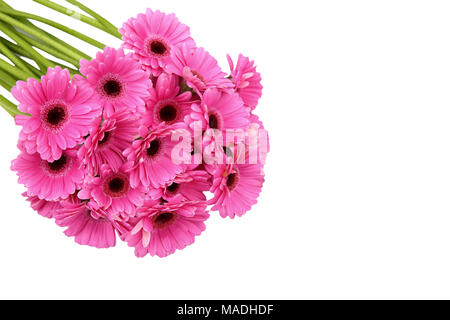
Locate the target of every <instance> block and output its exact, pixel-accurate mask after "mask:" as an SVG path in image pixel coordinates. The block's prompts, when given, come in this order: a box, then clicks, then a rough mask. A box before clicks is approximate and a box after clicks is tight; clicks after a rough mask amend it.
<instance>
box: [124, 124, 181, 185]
mask: <svg viewBox="0 0 450 320" xmlns="http://www.w3.org/2000/svg"><path fill="white" fill-rule="evenodd" d="M180 127H182V125H181V124H180V125H172V126H167V125H164V124H161V125H160V126H158V127H156V128H154V129H153V130H151V131H148V130H147V129H146V128H145V127H142V128H141V133H140V134H141V137H142V139H138V140H136V141H134V142H133V144H132V146H131V147H129V148H128V149H126V150H125V151H124V153H123V154H124V156H125V157H127V160H128V161H127V163H126V164H125V166H126V167H127V171H129V172H130V183H131V186H132V187H138V186H143V187H144V188H146V189H148V188H149V187H152V188H159V187H162V186H164V185H165V184H166V183H167V182H168V181H170V180H172V179H173V178H175V176H176V175H177V174H179V173H181V172H182V171H184V165H182V164H177V163H175V162H174V161H173V160H172V151H173V149H174V147H175V146H176V145H177V144H178V142H177V141H172V139H171V135H172V133H174V130H176V129H179V128H180Z"/></svg>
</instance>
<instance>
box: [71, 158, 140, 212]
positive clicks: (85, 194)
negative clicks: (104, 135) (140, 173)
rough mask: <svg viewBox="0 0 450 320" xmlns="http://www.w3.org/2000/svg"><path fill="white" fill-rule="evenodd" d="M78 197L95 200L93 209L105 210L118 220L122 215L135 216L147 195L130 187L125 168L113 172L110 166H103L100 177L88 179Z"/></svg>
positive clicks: (92, 204)
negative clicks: (137, 208)
mask: <svg viewBox="0 0 450 320" xmlns="http://www.w3.org/2000/svg"><path fill="white" fill-rule="evenodd" d="M78 197H79V198H80V199H83V200H91V199H92V200H94V201H95V202H96V204H94V203H91V206H92V207H94V208H95V207H98V208H103V209H104V210H107V211H108V213H109V214H111V216H112V217H113V218H116V217H117V216H120V215H121V214H122V213H125V214H127V215H130V216H133V215H134V214H135V212H136V207H139V206H141V205H142V204H143V202H144V197H145V193H144V192H142V191H141V190H140V189H137V188H134V187H132V186H131V185H130V177H129V174H128V173H126V172H125V171H124V167H123V166H122V167H121V168H120V169H118V170H113V169H111V167H109V166H108V165H103V166H102V167H101V168H100V176H99V177H91V178H89V179H87V181H86V183H85V185H84V186H83V188H82V189H81V191H80V192H79V193H78Z"/></svg>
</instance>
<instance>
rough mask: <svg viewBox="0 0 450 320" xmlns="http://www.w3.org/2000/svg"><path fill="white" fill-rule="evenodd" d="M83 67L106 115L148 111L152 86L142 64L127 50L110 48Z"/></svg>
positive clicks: (86, 61) (86, 62) (84, 61)
mask: <svg viewBox="0 0 450 320" xmlns="http://www.w3.org/2000/svg"><path fill="white" fill-rule="evenodd" d="M80 64H81V67H80V72H81V73H82V74H83V75H84V76H85V77H86V78H87V80H84V81H83V82H84V83H87V84H88V86H89V87H91V88H93V89H94V91H95V92H96V97H97V99H98V101H99V103H100V104H101V105H102V107H103V110H104V112H105V113H106V115H108V116H111V115H112V114H114V113H115V112H117V111H121V110H122V109H124V108H125V109H126V110H128V111H130V112H133V113H135V112H142V111H143V110H144V107H145V99H146V98H147V97H148V89H149V88H150V87H151V86H152V82H151V80H150V78H149V75H148V74H147V73H146V72H145V71H143V70H142V68H141V66H140V65H139V63H138V62H136V61H135V60H134V59H133V58H132V57H131V55H129V54H128V55H125V53H124V52H123V49H119V50H116V49H113V48H109V47H106V48H105V50H104V51H103V52H98V53H97V56H96V58H95V59H93V60H91V61H88V60H81V61H80ZM80 78H81V77H78V79H80Z"/></svg>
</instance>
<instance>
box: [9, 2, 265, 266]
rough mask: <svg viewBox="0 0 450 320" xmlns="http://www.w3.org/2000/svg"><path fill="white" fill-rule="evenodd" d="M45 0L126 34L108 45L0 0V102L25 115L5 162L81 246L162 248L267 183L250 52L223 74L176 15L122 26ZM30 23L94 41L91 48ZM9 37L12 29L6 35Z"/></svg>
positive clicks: (183, 242)
mask: <svg viewBox="0 0 450 320" xmlns="http://www.w3.org/2000/svg"><path fill="white" fill-rule="evenodd" d="M35 2H38V3H40V4H42V5H45V6H47V7H49V8H52V9H54V10H57V11H59V12H61V13H63V14H67V15H69V16H72V17H74V18H77V19H79V20H81V21H83V22H86V23H89V24H91V25H92V26H94V27H96V28H98V29H99V30H102V31H104V32H107V33H109V34H111V35H114V36H116V37H118V38H120V39H122V40H123V45H122V47H121V48H119V49H115V48H111V47H107V46H106V45H104V44H102V43H100V42H98V41H96V40H95V39H93V38H91V37H89V36H87V35H84V34H81V33H79V32H77V31H75V30H73V29H70V28H68V27H67V26H63V25H60V24H58V23H56V22H54V21H52V20H48V19H45V18H42V17H40V16H37V15H33V14H29V13H25V12H21V11H17V10H15V9H13V8H12V7H10V6H9V5H8V4H6V3H5V2H4V1H1V0H0V28H1V30H2V32H3V34H4V36H5V37H3V36H2V37H0V51H1V53H2V54H3V56H4V57H5V58H7V59H8V60H9V62H8V61H7V60H6V59H0V84H1V85H2V86H3V87H4V88H6V89H7V90H8V91H11V93H12V95H13V96H14V98H15V99H16V100H17V101H18V106H16V105H15V104H14V103H12V102H10V101H9V100H7V99H6V98H5V97H3V96H0V104H1V105H2V106H3V108H4V109H5V110H6V111H7V112H8V113H9V114H11V115H12V116H13V117H14V118H15V122H16V124H17V125H18V126H20V127H21V131H20V136H19V142H18V148H19V151H20V154H19V156H18V157H17V158H16V159H15V160H13V161H12V170H13V171H15V172H16V173H17V175H18V177H19V183H21V184H23V185H24V186H25V187H26V192H25V193H24V194H23V195H24V197H26V198H27V200H28V201H29V202H30V203H31V207H32V208H33V209H34V210H36V211H37V212H38V213H39V214H40V215H42V216H44V217H46V218H51V219H54V220H55V222H56V224H57V225H58V226H61V227H64V228H66V229H65V234H66V235H67V236H69V237H74V239H75V241H76V242H77V243H79V244H82V245H89V246H93V247H97V248H109V247H113V246H115V244H116V236H119V238H120V239H121V240H123V241H125V242H127V243H128V245H129V246H132V247H134V248H135V254H136V255H137V256H138V257H143V256H145V255H147V254H150V255H152V256H155V255H156V256H159V257H166V256H168V255H170V254H173V253H174V252H175V251H176V250H177V249H179V250H181V249H183V248H185V247H186V246H188V245H190V244H192V243H193V242H194V240H195V237H196V236H198V235H200V234H201V233H202V231H204V230H205V222H206V220H207V219H208V218H209V210H211V211H213V212H218V213H219V214H220V215H221V216H222V217H224V218H226V217H229V218H234V217H236V216H238V217H241V216H242V215H244V214H245V213H246V212H248V211H249V210H250V209H251V207H252V206H253V205H254V204H255V203H256V202H257V198H258V196H259V194H260V192H261V189H262V186H263V182H264V172H263V169H264V163H265V158H266V154H267V152H268V149H269V147H268V135H267V132H266V131H265V130H264V126H263V124H262V122H261V121H260V120H259V118H258V117H257V116H256V115H255V114H254V113H253V111H254V109H255V108H256V106H257V104H258V101H259V98H260V97H261V94H262V86H261V76H260V74H259V73H258V72H257V71H256V68H255V66H254V63H253V62H252V61H250V60H249V59H248V58H246V57H244V56H242V55H240V56H239V57H238V59H237V62H236V63H234V62H233V61H232V59H231V58H230V57H229V56H228V61H229V65H230V73H229V74H226V73H225V72H223V71H222V69H221V68H220V67H219V65H218V63H217V61H216V60H215V59H214V58H213V57H212V56H211V55H210V54H209V53H208V52H207V51H206V50H205V49H203V48H200V47H197V45H196V43H195V42H194V40H193V39H192V38H191V36H190V31H189V28H188V27H187V26H186V25H184V24H182V23H180V22H179V21H178V19H177V18H176V16H175V15H174V14H165V13H162V12H160V11H152V10H150V9H147V11H146V12H145V13H144V14H139V15H138V16H137V17H136V18H131V19H129V20H128V21H127V22H125V23H124V25H123V27H122V28H121V29H117V28H115V27H114V26H113V25H112V24H111V23H110V22H108V21H107V20H105V19H104V18H103V17H101V16H100V15H98V14H97V13H95V12H93V11H92V10H90V9H89V8H87V7H86V6H84V5H82V4H81V3H79V2H78V1H75V0H67V2H69V3H71V4H72V5H75V6H77V7H78V8H79V9H81V10H82V11H84V13H83V14H82V13H79V12H76V11H74V10H70V9H68V8H66V7H64V6H61V5H59V4H57V3H54V2H51V1H47V0H35ZM34 21H39V22H42V23H44V24H46V25H50V26H52V27H54V28H58V29H60V30H62V31H64V32H66V33H68V34H70V35H72V36H75V37H78V38H79V39H81V40H83V41H85V42H87V43H89V44H91V45H94V46H96V47H98V48H99V49H101V51H100V52H98V53H97V55H96V56H95V57H94V58H91V57H89V56H87V55H86V54H85V53H83V52H81V51H80V50H78V49H77V48H75V47H74V46H72V45H70V44H69V43H67V42H66V41H63V40H61V39H59V38H57V37H55V36H54V35H52V34H51V33H50V32H49V31H46V30H44V29H43V28H40V27H37V26H36V25H35V24H34ZM8 38H9V39H8Z"/></svg>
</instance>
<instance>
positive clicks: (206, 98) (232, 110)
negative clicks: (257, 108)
mask: <svg viewBox="0 0 450 320" xmlns="http://www.w3.org/2000/svg"><path fill="white" fill-rule="evenodd" d="M249 117H250V116H249V113H248V112H247V110H245V108H244V104H243V102H242V99H241V98H240V97H239V95H238V94H236V93H226V92H221V91H219V90H217V89H208V90H206V92H205V93H204V94H203V98H202V101H201V103H200V104H193V105H192V108H191V113H190V114H189V115H188V116H187V117H186V119H185V121H186V122H187V124H188V125H189V126H190V127H191V128H192V127H193V125H194V124H195V122H197V121H201V123H202V129H204V130H206V129H213V130H219V131H225V130H227V129H243V130H245V129H246V128H247V127H248V125H249V123H250V122H249Z"/></svg>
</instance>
